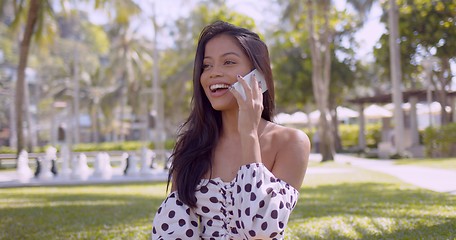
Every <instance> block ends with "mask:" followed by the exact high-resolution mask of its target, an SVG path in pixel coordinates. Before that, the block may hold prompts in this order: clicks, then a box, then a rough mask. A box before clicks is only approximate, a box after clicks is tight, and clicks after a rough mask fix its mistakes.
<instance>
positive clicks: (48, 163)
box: [38, 157, 54, 180]
mask: <svg viewBox="0 0 456 240" xmlns="http://www.w3.org/2000/svg"><path fill="white" fill-rule="evenodd" d="M39 161H40V166H41V169H40V172H39V173H38V179H40V180H50V179H52V178H53V177H54V174H52V172H51V168H52V159H50V158H47V157H44V158H42V157H40V159H39Z"/></svg>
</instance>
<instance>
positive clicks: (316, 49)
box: [307, 0, 335, 161]
mask: <svg viewBox="0 0 456 240" xmlns="http://www.w3.org/2000/svg"><path fill="white" fill-rule="evenodd" d="M307 3H308V4H307V6H308V16H309V19H308V27H309V45H310V49H311V56H312V87H313V93H314V97H315V100H316V103H317V106H318V110H319V111H320V120H319V127H318V128H319V131H318V132H319V134H320V139H321V143H320V152H321V154H322V161H329V160H334V154H335V149H334V135H333V132H334V131H333V130H332V116H331V114H330V112H329V106H328V105H329V104H328V102H329V83H330V80H331V75H330V73H331V53H330V51H331V50H330V49H331V42H332V33H331V30H330V29H329V16H328V14H329V7H330V2H329V1H323V2H319V3H316V2H315V1H312V0H307ZM317 4H322V9H321V10H320V11H319V14H321V15H319V17H320V18H319V19H317V20H316V19H315V18H314V15H315V12H314V11H318V9H317ZM320 19H323V23H321V22H319V21H318V20H320ZM314 25H315V26H320V29H317V30H315V29H314Z"/></svg>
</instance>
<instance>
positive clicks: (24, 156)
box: [16, 150, 33, 182]
mask: <svg viewBox="0 0 456 240" xmlns="http://www.w3.org/2000/svg"><path fill="white" fill-rule="evenodd" d="M28 164H29V158H28V152H27V151H25V150H22V151H21V152H20V153H19V157H18V158H17V169H16V172H17V175H18V177H19V180H20V181H21V182H22V181H27V180H28V179H30V178H31V177H33V171H32V169H30V167H29V165H28Z"/></svg>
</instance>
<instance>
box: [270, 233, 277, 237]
mask: <svg viewBox="0 0 456 240" xmlns="http://www.w3.org/2000/svg"><path fill="white" fill-rule="evenodd" d="M275 236H277V233H276V232H273V233H271V235H269V237H270V238H273V237H275Z"/></svg>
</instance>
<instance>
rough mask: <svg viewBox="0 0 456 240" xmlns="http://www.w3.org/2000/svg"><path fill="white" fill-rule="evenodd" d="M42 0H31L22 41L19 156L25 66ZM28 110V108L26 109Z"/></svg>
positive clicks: (18, 151) (17, 116)
mask: <svg viewBox="0 0 456 240" xmlns="http://www.w3.org/2000/svg"><path fill="white" fill-rule="evenodd" d="M41 5H42V2H41V0H30V9H29V12H28V16H27V22H26V25H25V30H24V36H23V38H22V41H21V47H20V48H21V49H20V55H19V66H18V68H17V80H16V96H15V97H16V134H17V149H16V150H17V156H19V153H20V152H21V151H22V150H23V148H24V132H23V131H24V129H23V114H24V110H25V109H24V88H25V68H26V67H27V60H28V54H29V48H30V44H31V40H32V36H33V31H34V28H35V25H36V22H37V20H38V12H39V11H40V8H41ZM26 110H27V111H28V109H26Z"/></svg>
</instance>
